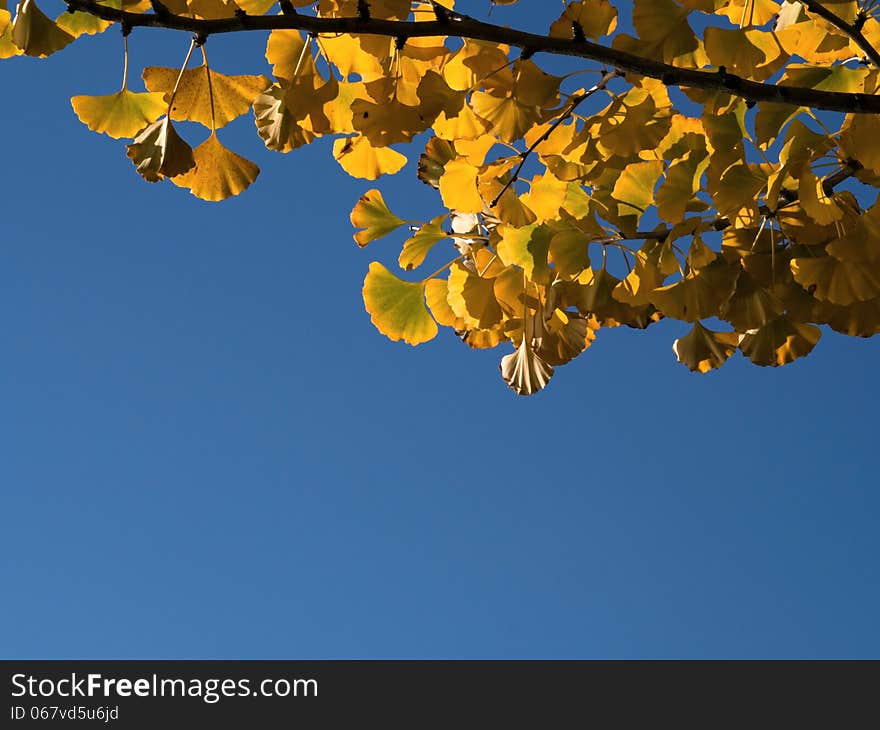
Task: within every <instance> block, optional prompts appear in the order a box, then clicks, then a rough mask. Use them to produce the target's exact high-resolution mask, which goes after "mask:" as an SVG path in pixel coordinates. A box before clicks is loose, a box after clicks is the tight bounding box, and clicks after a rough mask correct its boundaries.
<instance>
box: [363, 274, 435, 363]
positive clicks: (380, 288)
mask: <svg viewBox="0 0 880 730" xmlns="http://www.w3.org/2000/svg"><path fill="white" fill-rule="evenodd" d="M363 295H364V305H365V306H366V309H367V312H368V313H369V314H370V320H371V321H372V322H373V324H374V325H375V327H376V329H378V330H379V332H381V333H382V334H383V335H385V336H386V337H387V338H389V339H391V340H394V341H395V342H397V341H400V340H403V341H404V342H406V343H407V344H409V345H419V344H421V343H422V342H427V341H428V340H432V339H434V338H435V337H436V336H437V324H436V322H434V320H433V319H431V315H430V314H429V313H428V309H427V307H426V306H425V283H424V282H409V281H402V280H401V279H398V278H397V277H396V276H394V274H392V273H391V272H390V271H388V269H386V268H385V267H384V266H382V264H380V263H378V262H376V261H374V262H373V263H371V264H370V270H369V272H367V276H366V278H365V279H364V289H363Z"/></svg>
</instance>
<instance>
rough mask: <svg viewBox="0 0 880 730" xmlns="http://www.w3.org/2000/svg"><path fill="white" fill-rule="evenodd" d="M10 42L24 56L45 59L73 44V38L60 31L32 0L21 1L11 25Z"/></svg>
mask: <svg viewBox="0 0 880 730" xmlns="http://www.w3.org/2000/svg"><path fill="white" fill-rule="evenodd" d="M12 40H13V42H14V43H15V45H16V46H18V47H19V48H20V49H21V50H22V52H23V53H24V54H25V55H26V56H37V57H39V58H45V57H46V56H49V55H51V54H53V53H55V52H56V51H60V50H61V49H62V48H64V47H65V46H66V45H68V44H69V43H72V42H73V36H72V35H70V33H67V32H65V31H63V30H61V29H60V28H59V27H58V26H57V25H55V23H53V22H52V21H51V20H50V19H49V18H48V17H46V15H44V14H43V11H42V10H40V8H38V7H37V3H36V2H35V1H34V0H22V2H21V3H20V4H19V6H18V12H17V13H16V14H15V21H14V22H13V24H12Z"/></svg>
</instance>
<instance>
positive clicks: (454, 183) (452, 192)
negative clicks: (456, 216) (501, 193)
mask: <svg viewBox="0 0 880 730" xmlns="http://www.w3.org/2000/svg"><path fill="white" fill-rule="evenodd" d="M478 173H479V169H478V168H477V167H476V166H474V165H472V164H471V163H470V162H468V161H467V160H465V159H463V158H460V157H459V158H456V159H453V160H449V161H448V162H447V163H446V165H445V166H444V168H443V174H442V175H441V176H440V179H439V185H440V196H441V197H442V198H443V204H444V205H445V206H446V207H447V208H449V209H450V210H457V211H460V212H462V213H479V212H481V211H482V210H483V208H485V207H486V203H485V202H484V201H483V198H482V196H481V195H480V191H479V189H478V187H477V174H478Z"/></svg>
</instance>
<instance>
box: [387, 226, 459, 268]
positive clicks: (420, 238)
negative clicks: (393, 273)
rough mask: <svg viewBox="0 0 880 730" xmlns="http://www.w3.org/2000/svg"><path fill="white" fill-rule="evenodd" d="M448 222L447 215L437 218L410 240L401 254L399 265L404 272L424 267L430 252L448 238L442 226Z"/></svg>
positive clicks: (404, 245) (406, 242) (422, 227)
mask: <svg viewBox="0 0 880 730" xmlns="http://www.w3.org/2000/svg"><path fill="white" fill-rule="evenodd" d="M444 220H446V216H445V215H441V216H437V217H436V218H434V220H432V221H431V222H430V223H426V224H425V225H423V226H421V227H420V228H419V230H418V231H416V234H415V235H414V236H413V237H412V238H408V239H407V240H406V241H405V242H404V244H403V249H402V250H401V252H400V258H399V259H398V263H399V264H400V268H401V269H403V270H404V271H410V270H411V269H415V268H417V267H419V266H421V265H422V263H423V262H424V261H425V257H426V256H427V255H428V252H429V251H430V250H431V249H432V248H434V246H435V245H436V244H437V243H439V242H440V241H442V240H443V239H444V238H447V237H448V235H449V234H448V233H446V231H444V230H443V229H442V228H441V227H440V225H441V224H442V223H443V221H444Z"/></svg>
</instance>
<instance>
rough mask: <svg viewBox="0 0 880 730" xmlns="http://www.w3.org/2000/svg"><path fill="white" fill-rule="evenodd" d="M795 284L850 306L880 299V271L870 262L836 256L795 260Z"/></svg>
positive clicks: (839, 303)
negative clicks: (846, 259)
mask: <svg viewBox="0 0 880 730" xmlns="http://www.w3.org/2000/svg"><path fill="white" fill-rule="evenodd" d="M791 272H792V274H793V275H794V278H795V280H796V281H797V282H798V283H799V284H800V285H801V286H802V287H804V289H806V290H807V291H808V292H809V293H810V294H812V295H813V296H815V297H816V299H821V300H824V301H829V302H831V303H832V304H838V305H841V306H846V305H849V304H852V303H854V302H864V301H867V300H868V299H873V298H874V297H876V296H878V295H880V269H878V267H877V266H876V265H875V263H874V262H870V261H841V260H840V259H837V258H835V257H834V256H815V257H809V256H808V257H801V258H794V259H792V260H791Z"/></svg>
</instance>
